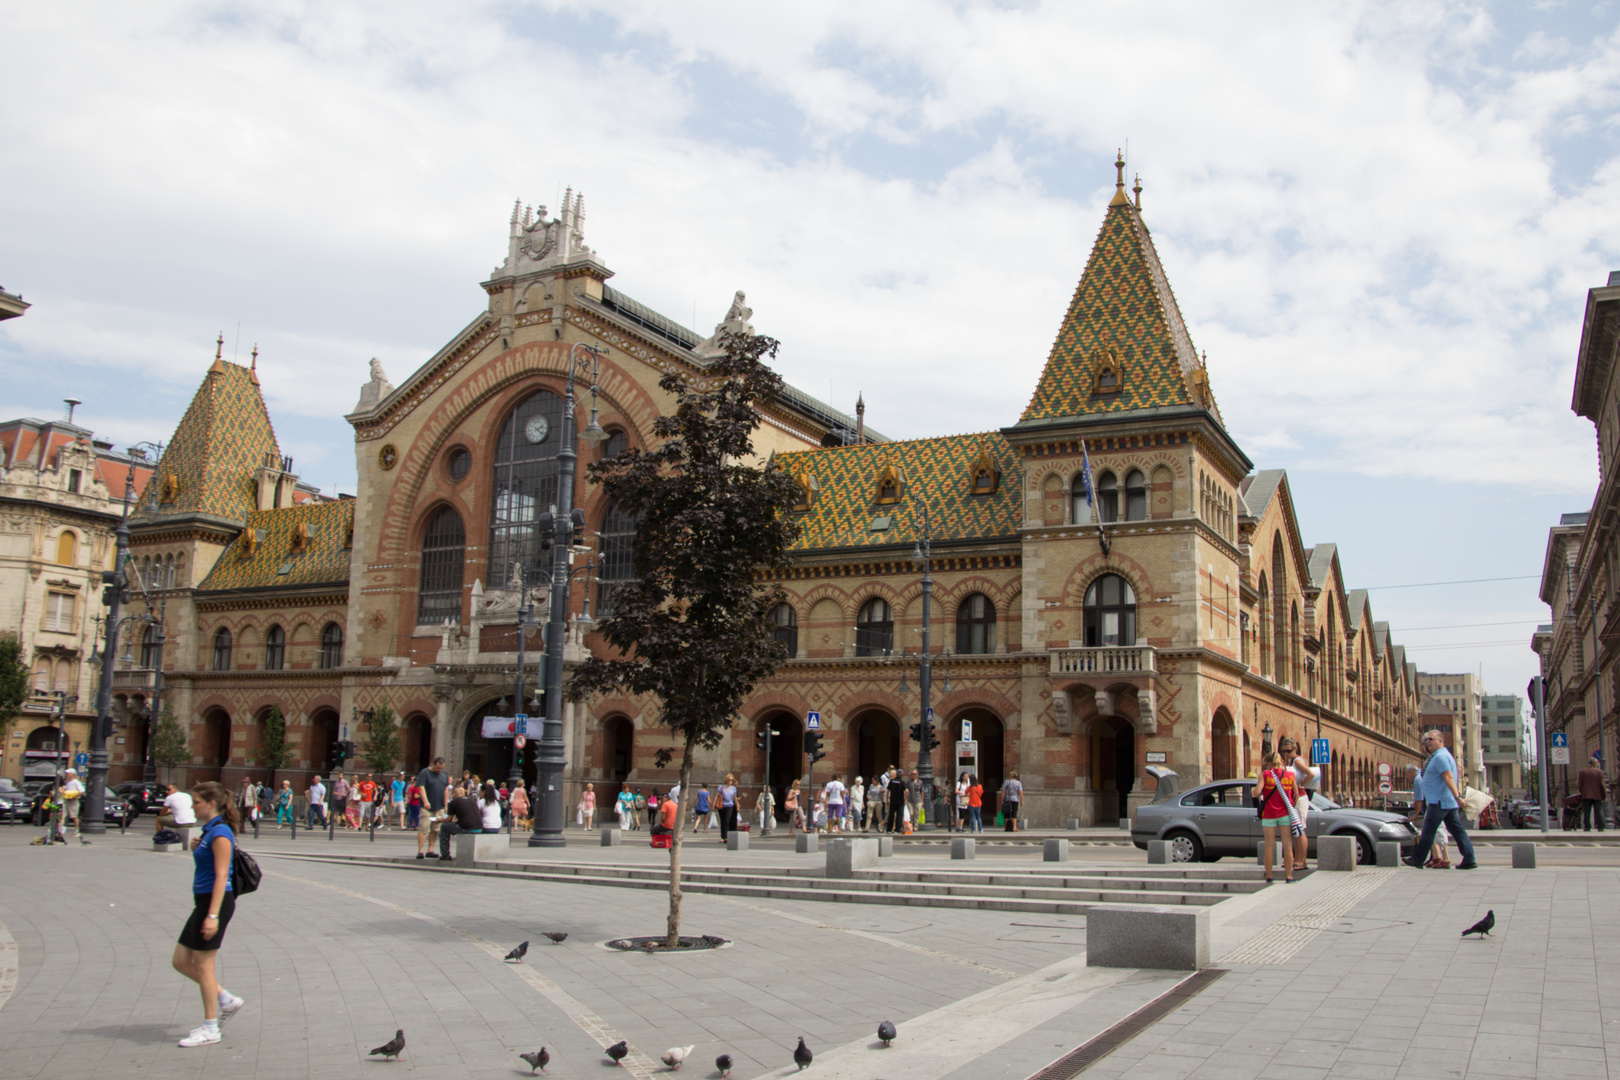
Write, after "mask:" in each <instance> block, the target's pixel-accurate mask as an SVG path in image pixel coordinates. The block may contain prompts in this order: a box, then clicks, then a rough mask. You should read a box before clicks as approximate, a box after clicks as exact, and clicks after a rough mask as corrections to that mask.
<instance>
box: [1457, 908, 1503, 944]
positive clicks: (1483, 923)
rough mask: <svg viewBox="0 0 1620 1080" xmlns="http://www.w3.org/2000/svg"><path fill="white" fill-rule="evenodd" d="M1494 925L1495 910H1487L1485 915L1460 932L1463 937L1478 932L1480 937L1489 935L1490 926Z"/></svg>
mask: <svg viewBox="0 0 1620 1080" xmlns="http://www.w3.org/2000/svg"><path fill="white" fill-rule="evenodd" d="M1495 925H1496V912H1494V911H1487V912H1486V913H1485V917H1484V918H1483V919H1481V920H1479V922H1477V923H1475V924H1474V925H1473V926H1470V927H1469V928H1468V929H1466V930H1464V931H1463V932H1462V936H1463V937H1467V936H1468V935H1469V934H1478V935H1479V936H1480V937H1482V938H1488V937H1490V936H1491V928H1492V927H1494V926H1495Z"/></svg>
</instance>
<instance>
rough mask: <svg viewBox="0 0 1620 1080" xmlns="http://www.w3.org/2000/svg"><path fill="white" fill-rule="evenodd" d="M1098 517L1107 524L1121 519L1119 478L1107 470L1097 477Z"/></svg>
mask: <svg viewBox="0 0 1620 1080" xmlns="http://www.w3.org/2000/svg"><path fill="white" fill-rule="evenodd" d="M1097 517H1098V519H1099V520H1101V521H1102V522H1104V523H1105V524H1106V523H1108V522H1113V521H1118V520H1119V478H1118V477H1116V476H1115V475H1114V474H1113V473H1112V472H1109V471H1106V470H1105V471H1104V472H1103V473H1102V474H1101V475H1099V476H1098V477H1097Z"/></svg>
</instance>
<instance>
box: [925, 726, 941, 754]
mask: <svg viewBox="0 0 1620 1080" xmlns="http://www.w3.org/2000/svg"><path fill="white" fill-rule="evenodd" d="M938 746H939V736H937V735H935V734H934V725H933V724H929V725H928V738H927V741H925V742H924V743H923V753H925V754H931V753H933V752H934V750H935V748H936V747H938Z"/></svg>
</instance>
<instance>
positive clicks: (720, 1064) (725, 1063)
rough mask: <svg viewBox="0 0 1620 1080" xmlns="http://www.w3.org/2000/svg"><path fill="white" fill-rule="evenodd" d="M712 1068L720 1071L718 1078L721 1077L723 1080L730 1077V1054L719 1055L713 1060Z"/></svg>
mask: <svg viewBox="0 0 1620 1080" xmlns="http://www.w3.org/2000/svg"><path fill="white" fill-rule="evenodd" d="M714 1067H715V1068H716V1069H719V1070H720V1076H721V1078H722V1080H724V1078H725V1077H727V1076H730V1075H731V1055H730V1054H721V1055H720V1056H719V1057H717V1058H715V1059H714Z"/></svg>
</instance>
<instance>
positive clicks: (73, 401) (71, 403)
mask: <svg viewBox="0 0 1620 1080" xmlns="http://www.w3.org/2000/svg"><path fill="white" fill-rule="evenodd" d="M62 400H63V401H65V402H67V407H68V414H67V422H68V423H70V424H71V423H73V410H74V409H76V408H78V406H79V399H78V398H71V397H69V398H63V399H62Z"/></svg>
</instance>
